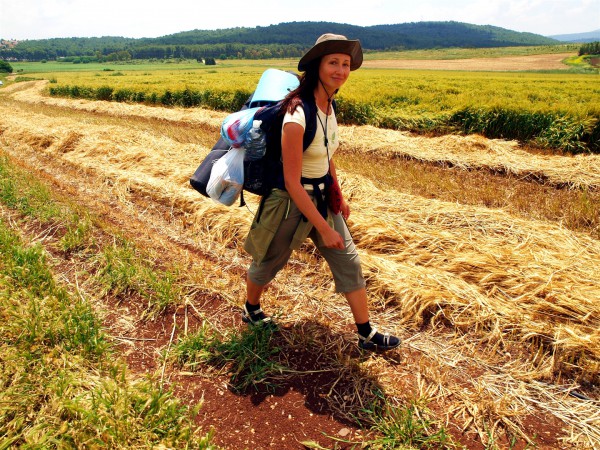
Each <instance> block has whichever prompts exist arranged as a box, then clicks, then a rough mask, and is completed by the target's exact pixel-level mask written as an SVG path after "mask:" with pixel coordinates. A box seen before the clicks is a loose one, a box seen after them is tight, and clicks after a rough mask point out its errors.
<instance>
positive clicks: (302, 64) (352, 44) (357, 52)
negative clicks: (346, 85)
mask: <svg viewBox="0 0 600 450" xmlns="http://www.w3.org/2000/svg"><path fill="white" fill-rule="evenodd" d="M333 53H343V54H345V55H349V56H350V70H356V69H358V68H359V67H360V66H361V65H362V62H363V55H362V48H361V46H360V42H359V41H358V40H349V39H348V40H330V41H323V42H319V43H318V44H317V45H315V46H314V47H313V48H311V49H310V50H309V51H308V52H306V54H305V55H304V56H303V57H302V58H301V59H300V61H299V62H298V70H299V71H301V72H304V71H306V69H307V68H308V66H309V64H310V63H311V62H312V61H314V60H315V59H317V58H320V57H322V56H325V55H331V54H333Z"/></svg>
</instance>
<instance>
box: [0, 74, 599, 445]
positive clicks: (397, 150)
mask: <svg viewBox="0 0 600 450" xmlns="http://www.w3.org/2000/svg"><path fill="white" fill-rule="evenodd" d="M44 87H45V82H43V81H36V82H27V83H16V84H13V85H11V86H9V87H7V88H6V89H4V90H3V92H2V94H1V95H2V102H0V111H1V115H0V117H2V118H1V119H0V144H1V147H2V149H3V151H4V152H6V153H8V154H9V155H10V156H11V157H12V158H15V159H16V160H21V161H23V164H25V165H31V166H33V165H36V166H40V165H41V164H42V161H43V160H44V158H45V159H46V160H50V161H52V167H48V169H47V170H48V171H49V173H50V175H51V176H52V177H54V178H56V179H58V180H61V179H63V178H66V177H67V176H68V175H70V176H72V174H73V173H77V172H81V173H85V174H86V175H87V176H91V177H92V178H93V179H94V180H96V183H95V185H94V186H88V185H81V186H79V187H78V189H80V190H81V192H82V193H87V194H88V195H89V197H90V198H94V199H96V200H98V201H110V202H115V203H116V204H119V205H120V207H122V208H124V209H125V210H127V211H130V212H131V214H132V215H135V216H136V217H138V218H143V219H144V220H145V221H146V223H147V224H148V227H149V228H152V229H154V230H155V231H156V233H157V234H158V235H159V236H162V237H163V238H164V239H165V240H167V239H170V240H174V241H176V242H182V243H186V245H189V246H190V247H191V248H194V249H198V250H201V251H202V252H203V254H210V255H211V256H210V258H209V259H206V260H202V259H201V258H200V259H197V257H196V259H195V260H194V263H193V264H194V267H195V270H196V272H195V275H190V277H191V278H192V279H193V282H194V283H196V284H197V286H198V288H199V289H204V290H206V291H207V292H214V293H218V294H219V295H221V296H223V297H224V298H225V299H226V300H227V301H228V302H229V303H230V304H231V305H239V304H241V301H242V300H243V296H244V292H243V291H244V285H243V283H242V282H241V280H240V277H239V272H240V271H243V270H244V268H245V267H246V266H247V264H248V263H249V260H248V256H247V255H246V254H245V253H244V252H243V250H242V249H241V243H242V242H243V239H244V237H245V233H246V232H247V230H248V227H249V225H250V222H251V220H252V215H251V213H250V212H249V211H248V210H247V209H244V208H237V207H230V208H227V207H223V206H220V205H218V204H216V203H214V202H212V201H211V200H210V199H206V198H204V197H201V196H200V195H198V194H197V193H196V192H195V191H193V190H192V189H191V187H190V186H189V181H188V180H189V177H190V175H191V174H192V173H193V171H194V170H195V168H196V166H197V165H198V163H199V162H200V161H201V160H202V157H203V156H204V155H206V153H207V152H208V151H209V150H210V147H211V145H212V143H211V139H212V138H213V137H216V136H218V127H219V126H220V123H221V121H222V119H223V118H224V117H225V116H226V113H221V112H215V111H208V110H202V109H185V110H184V109H178V108H169V109H167V108H160V107H148V106H143V105H131V104H123V103H108V102H100V101H85V100H67V99H60V98H49V97H45V96H44V95H42V93H43V90H44ZM57 111H61V113H60V114H55V113H56V112H57ZM148 120H151V121H152V122H151V123H152V124H153V128H152V129H150V128H145V127H143V126H140V124H143V123H145V122H144V121H148ZM161 123H168V124H171V125H175V126H176V127H180V128H181V129H182V130H183V131H182V136H179V137H177V136H176V137H173V136H171V135H167V134H166V133H165V134H163V133H161V129H160V124H161ZM192 129H195V130H201V131H202V133H203V137H202V138H196V137H193V136H188V135H186V134H185V133H186V131H185V130H192ZM341 134H342V139H343V149H345V150H346V151H352V152H358V153H360V154H364V155H365V158H368V156H369V154H371V153H376V154H378V155H379V156H380V157H389V158H394V157H397V156H398V155H403V156H405V157H408V158H411V159H414V160H418V161H425V162H439V161H442V162H448V163H451V164H452V165H453V166H455V167H459V168H467V169H469V168H489V169H490V170H494V171H499V172H502V173H510V174H514V175H516V176H519V177H533V178H535V179H542V180H544V181H543V182H546V183H549V184H550V185H553V186H559V187H560V188H564V189H569V188H572V189H581V188H584V189H590V190H596V189H598V188H599V185H600V155H578V156H556V155H554V156H550V155H532V154H531V153H529V152H526V151H525V150H523V149H522V148H520V146H519V145H518V144H517V143H516V142H512V141H502V140H489V139H485V138H482V137H480V136H454V135H449V136H441V137H424V136H418V137H415V136H411V135H409V134H407V133H403V132H399V131H391V130H382V129H377V128H374V127H370V126H351V127H350V126H347V127H341ZM215 140H216V139H215ZM61 166H64V167H65V168H69V170H68V171H67V170H66V169H65V171H64V173H61V172H60V167H61ZM340 178H341V180H342V189H343V191H344V192H345V195H346V196H347V197H348V198H349V199H350V203H351V206H352V210H353V213H352V216H351V218H350V220H349V226H350V229H351V232H352V234H353V237H354V239H355V241H356V242H357V245H358V248H359V254H360V256H361V260H362V262H363V266H364V270H365V274H366V277H367V282H368V293H369V296H370V302H371V309H372V311H373V316H374V317H373V319H374V321H375V322H376V323H377V325H378V326H380V327H381V328H385V329H387V330H389V331H392V332H394V333H396V334H397V335H399V336H401V337H402V339H403V341H404V347H403V348H404V349H405V350H404V351H406V352H407V353H409V354H410V355H411V356H410V357H408V356H407V357H406V363H409V362H410V364H398V363H397V361H393V360H390V359H386V358H380V357H372V358H368V359H366V360H364V361H361V362H360V363H359V364H361V366H362V367H363V368H364V369H365V370H368V371H369V372H370V373H372V374H373V376H374V377H377V379H378V380H379V382H380V383H381V385H382V386H383V387H384V389H385V392H386V394H387V395H389V396H390V397H391V398H394V399H402V398H405V397H406V395H407V390H409V391H410V392H411V394H412V395H413V396H414V397H417V398H427V399H429V401H431V402H432V403H434V404H435V405H437V408H436V411H437V414H438V418H439V420H441V421H442V422H445V423H449V422H453V423H459V424H460V427H461V428H462V429H463V431H465V432H471V433H474V434H477V435H478V436H479V437H480V439H481V440H482V442H489V439H490V432H491V435H494V433H500V431H501V430H510V431H511V432H512V433H516V434H517V435H519V436H520V437H521V438H522V439H523V440H525V441H526V442H530V443H532V444H534V443H535V437H534V436H533V431H532V428H531V427H528V423H529V422H530V421H531V418H532V417H534V418H535V417H536V416H537V415H544V417H552V418H554V419H555V420H557V421H559V422H560V424H561V427H562V430H563V433H562V434H561V436H560V442H561V444H560V445H561V446H563V445H564V447H565V448H570V447H573V448H598V446H600V409H598V405H599V403H598V401H597V400H588V401H582V400H581V399H580V398H576V397H574V396H572V395H569V393H570V392H580V391H582V390H583V391H585V392H587V393H588V394H589V395H590V396H593V395H595V396H596V398H597V397H598V383H599V382H600V303H599V302H598V299H599V298H600V282H599V280H600V242H599V241H598V240H597V239H595V238H593V237H592V236H591V235H589V234H588V233H584V232H575V231H572V230H569V229H567V228H565V227H563V226H561V224H560V223H556V222H550V221H542V220H529V219H525V218H522V217H518V216H515V215H511V214H510V213H508V212H506V211H503V210H502V209H491V208H485V207H481V206H471V205H463V204H459V203H452V202H445V201H441V200H436V199H427V198H423V197H419V196H415V195H410V194H406V193H403V192H399V191H395V190H391V189H390V190H382V189H381V188H378V187H376V186H375V184H374V183H373V180H370V179H367V178H365V177H361V176H357V175H355V174H351V173H346V172H344V171H341V173H340ZM63 182H65V183H67V182H70V183H77V180H67V179H64V180H63ZM249 197H250V196H249ZM140 198H144V199H145V202H146V203H149V204H150V206H146V207H145V208H146V209H139V208H138V207H137V206H136V203H137V202H139V199H140ZM152 204H155V205H161V206H163V207H168V208H170V209H171V210H172V211H175V212H176V213H173V214H172V215H171V216H169V217H158V216H157V215H153V211H154V209H153V207H152ZM249 208H250V210H255V208H256V199H255V198H250V199H249ZM189 259H190V260H191V259H192V256H189ZM215 261H216V262H217V264H215ZM315 267H317V269H316V270H315ZM307 280H309V281H308V282H307ZM90 295H92V294H91V293H90ZM264 304H266V305H269V306H268V307H269V309H271V310H273V311H275V310H279V311H281V312H282V313H281V314H282V315H281V318H280V320H281V321H282V322H283V323H297V322H301V321H304V320H316V321H318V322H320V323H322V324H325V325H327V326H328V327H329V328H330V329H331V330H333V331H334V332H335V333H334V334H333V335H331V336H328V337H327V338H326V340H329V341H327V342H325V343H324V344H323V345H324V347H325V348H331V347H332V346H333V347H335V348H336V349H337V350H336V351H337V352H340V353H342V354H343V352H344V349H345V348H348V347H349V346H350V345H353V341H352V333H350V332H349V331H348V330H349V329H350V327H349V326H350V325H351V320H350V319H349V314H348V308H347V306H346V304H345V302H344V301H343V299H342V298H341V297H340V296H338V295H336V294H335V293H334V292H333V287H332V283H331V279H330V275H329V272H328V269H327V268H326V266H325V264H324V262H323V261H322V260H321V258H320V257H319V256H318V255H316V254H315V253H314V252H313V249H312V248H311V247H310V246H308V245H307V246H305V248H303V251H301V252H298V253H296V254H295V255H294V256H293V261H292V264H291V267H290V268H289V269H287V270H285V271H283V272H282V273H281V274H280V276H279V277H278V278H277V279H276V281H275V282H274V283H273V285H272V286H271V287H270V289H269V290H268V291H267V292H266V299H265V301H264ZM399 380H402V382H399ZM357 395H360V394H359V393H357ZM344 401H345V400H340V405H339V408H340V409H342V410H344V409H345V408H346V407H347V405H345V404H344ZM349 402H350V400H348V403H349ZM347 408H348V410H349V412H352V411H351V410H350V409H349V408H350V407H349V406H348V407H347Z"/></svg>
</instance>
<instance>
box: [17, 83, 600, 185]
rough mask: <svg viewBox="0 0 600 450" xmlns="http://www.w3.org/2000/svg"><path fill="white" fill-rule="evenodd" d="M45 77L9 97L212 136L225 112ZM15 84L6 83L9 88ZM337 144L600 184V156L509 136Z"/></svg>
mask: <svg viewBox="0 0 600 450" xmlns="http://www.w3.org/2000/svg"><path fill="white" fill-rule="evenodd" d="M46 84H47V82H46V81H37V82H30V84H29V86H30V88H28V89H18V90H17V89H16V88H14V89H15V90H16V92H14V93H12V94H11V92H10V91H8V92H7V93H9V94H11V95H12V96H13V98H15V99H16V100H18V101H21V102H25V103H44V104H49V105H55V106H60V107H64V108H72V109H81V110H85V111H90V112H101V113H104V114H110V115H116V116H122V117H128V116H134V117H146V118H157V119H161V120H168V121H175V122H186V123H189V124H192V125H194V124H197V125H199V124H203V125H207V126H211V127H213V128H214V129H215V135H216V136H218V132H217V130H218V129H219V127H220V124H221V122H222V120H223V118H224V117H225V116H226V115H227V113H223V112H217V111H211V110H205V109H199V108H194V109H181V108H154V107H147V106H144V105H134V104H124V103H115V102H103V101H89V100H69V99H60V98H53V97H44V96H43V95H42V92H43V89H44V87H45V85H46ZM14 86H18V85H17V84H15V85H12V86H10V87H9V89H10V88H13V87H14ZM341 133H342V137H343V147H342V148H347V149H349V150H351V151H359V152H365V153H367V155H368V154H370V153H375V154H377V155H379V156H384V157H390V158H392V157H401V156H403V157H409V158H414V159H416V160H419V161H427V162H443V163H450V164H452V165H454V166H456V167H459V168H463V169H477V168H486V169H489V170H493V171H499V172H501V173H509V174H513V175H516V176H518V177H531V178H533V179H541V180H544V181H545V182H548V183H550V184H553V185H559V186H563V185H566V186H571V187H574V188H590V189H597V188H598V187H600V155H576V156H558V155H555V156H551V155H533V154H531V153H528V152H525V151H523V150H520V149H519V146H518V143H517V142H514V141H503V140H494V139H487V138H484V137H482V136H478V135H472V136H456V135H446V136H441V137H435V138H428V137H419V136H411V135H409V134H408V133H406V132H400V131H395V130H385V129H379V128H375V127H372V126H360V127H356V126H342V127H341Z"/></svg>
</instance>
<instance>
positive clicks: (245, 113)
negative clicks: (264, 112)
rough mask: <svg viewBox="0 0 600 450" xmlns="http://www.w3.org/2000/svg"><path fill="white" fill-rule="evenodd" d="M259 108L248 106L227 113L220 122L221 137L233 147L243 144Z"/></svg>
mask: <svg viewBox="0 0 600 450" xmlns="http://www.w3.org/2000/svg"><path fill="white" fill-rule="evenodd" d="M259 109H260V108H259V107H256V108H248V109H242V110H240V111H237V112H234V113H232V114H229V115H228V116H227V117H225V120H223V123H222V124H221V137H222V138H223V139H225V142H227V143H228V144H229V145H231V146H232V147H234V148H237V147H241V146H242V145H244V139H245V138H246V135H247V134H248V131H250V128H252V121H253V119H254V114H256V111H258V110H259Z"/></svg>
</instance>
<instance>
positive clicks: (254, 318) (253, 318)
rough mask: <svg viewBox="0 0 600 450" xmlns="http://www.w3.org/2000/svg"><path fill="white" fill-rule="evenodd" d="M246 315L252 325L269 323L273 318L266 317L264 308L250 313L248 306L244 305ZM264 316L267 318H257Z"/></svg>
mask: <svg viewBox="0 0 600 450" xmlns="http://www.w3.org/2000/svg"><path fill="white" fill-rule="evenodd" d="M244 313H245V315H246V317H247V318H248V320H249V321H250V322H251V323H252V324H256V323H268V322H270V321H271V318H270V317H269V316H265V314H264V312H263V310H262V308H258V309H257V310H256V311H252V312H250V311H248V308H247V307H246V305H244ZM261 314H262V315H263V316H265V317H263V318H262V319H261V318H260V317H258V318H257V316H260V315H261Z"/></svg>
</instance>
